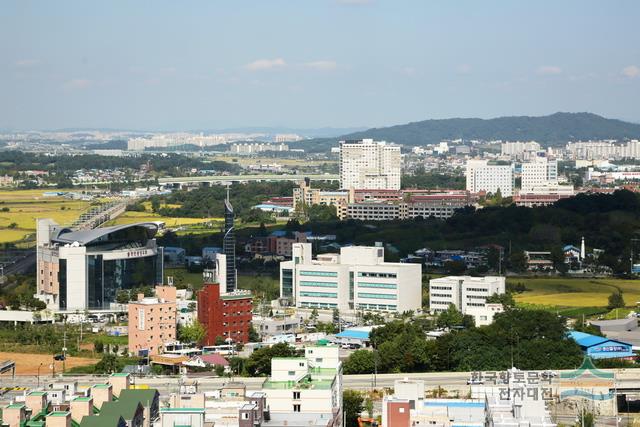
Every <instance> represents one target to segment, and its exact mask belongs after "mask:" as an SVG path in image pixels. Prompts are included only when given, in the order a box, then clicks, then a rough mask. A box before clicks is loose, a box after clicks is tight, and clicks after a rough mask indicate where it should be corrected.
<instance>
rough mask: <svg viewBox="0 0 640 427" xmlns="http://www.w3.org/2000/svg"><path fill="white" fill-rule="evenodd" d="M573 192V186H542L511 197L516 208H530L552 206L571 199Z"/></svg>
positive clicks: (522, 191)
mask: <svg viewBox="0 0 640 427" xmlns="http://www.w3.org/2000/svg"><path fill="white" fill-rule="evenodd" d="M574 195H575V190H574V188H573V185H560V184H555V185H544V186H540V187H532V188H530V190H529V191H526V192H525V191H524V190H521V191H519V192H518V193H516V194H515V195H514V196H513V201H514V203H515V204H516V205H517V206H525V207H528V208H532V207H535V206H548V205H552V204H554V203H555V202H557V201H558V200H561V199H566V198H569V197H573V196H574Z"/></svg>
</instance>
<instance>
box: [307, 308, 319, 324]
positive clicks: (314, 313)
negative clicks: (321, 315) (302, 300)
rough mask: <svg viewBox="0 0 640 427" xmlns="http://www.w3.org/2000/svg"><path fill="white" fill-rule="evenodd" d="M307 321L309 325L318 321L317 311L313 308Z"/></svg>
mask: <svg viewBox="0 0 640 427" xmlns="http://www.w3.org/2000/svg"><path fill="white" fill-rule="evenodd" d="M309 320H311V323H316V322H317V321H318V309H317V308H314V309H313V310H311V315H310V316H309Z"/></svg>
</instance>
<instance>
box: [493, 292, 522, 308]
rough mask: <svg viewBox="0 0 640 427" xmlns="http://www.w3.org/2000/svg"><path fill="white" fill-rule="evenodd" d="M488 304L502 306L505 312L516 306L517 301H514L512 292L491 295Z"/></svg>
mask: <svg viewBox="0 0 640 427" xmlns="http://www.w3.org/2000/svg"><path fill="white" fill-rule="evenodd" d="M486 302H487V303H489V304H502V306H503V307H504V308H505V310H506V309H509V308H513V307H515V306H516V301H515V300H514V299H513V294H512V293H511V292H505V293H503V294H493V295H490V296H489V297H488V298H487V300H486Z"/></svg>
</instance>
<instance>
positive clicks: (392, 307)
mask: <svg viewBox="0 0 640 427" xmlns="http://www.w3.org/2000/svg"><path fill="white" fill-rule="evenodd" d="M397 307H398V306H396V305H385V304H358V306H357V309H358V310H388V311H395V310H396V309H397Z"/></svg>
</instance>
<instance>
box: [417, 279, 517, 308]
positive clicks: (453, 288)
mask: <svg viewBox="0 0 640 427" xmlns="http://www.w3.org/2000/svg"><path fill="white" fill-rule="evenodd" d="M504 292H505V278H504V277H500V276H486V277H471V276H447V277H441V278H439V279H432V280H429V310H430V311H431V313H434V314H435V313H439V312H442V311H445V310H446V309H447V308H449V305H451V304H453V305H455V306H456V308H457V309H458V310H460V311H461V312H462V313H464V314H473V313H471V312H472V311H478V310H477V309H478V308H482V307H485V306H486V305H487V303H486V300H487V298H488V297H490V296H491V295H493V294H503V293H504Z"/></svg>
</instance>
